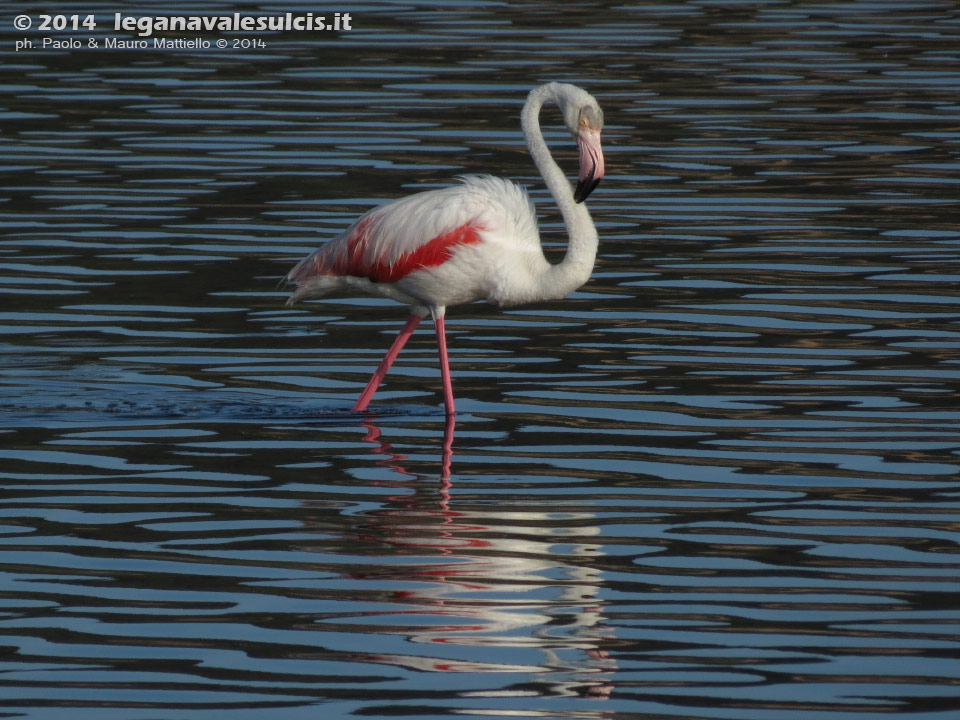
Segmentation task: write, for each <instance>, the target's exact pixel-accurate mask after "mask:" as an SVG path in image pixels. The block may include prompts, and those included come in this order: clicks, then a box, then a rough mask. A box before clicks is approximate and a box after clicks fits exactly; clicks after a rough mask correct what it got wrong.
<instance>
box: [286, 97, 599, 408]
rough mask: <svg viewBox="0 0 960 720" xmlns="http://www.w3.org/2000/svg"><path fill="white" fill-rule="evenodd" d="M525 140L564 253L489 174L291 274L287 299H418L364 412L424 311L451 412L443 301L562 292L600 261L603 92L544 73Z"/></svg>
mask: <svg viewBox="0 0 960 720" xmlns="http://www.w3.org/2000/svg"><path fill="white" fill-rule="evenodd" d="M547 101H553V102H555V103H556V104H557V105H559V106H560V109H561V111H562V112H563V117H564V123H565V124H566V126H567V128H568V129H569V130H570V132H571V133H572V134H573V135H574V137H575V138H576V139H577V143H578V145H579V147H580V174H579V184H578V185H577V191H576V194H574V193H573V192H572V191H571V189H570V184H569V183H568V182H567V179H566V177H565V176H564V174H563V171H562V170H561V169H560V168H559V167H558V166H557V164H556V163H555V162H554V160H553V158H552V157H551V156H550V151H549V150H548V149H547V145H546V143H545V142H544V140H543V135H542V133H541V132H540V124H539V120H538V118H539V114H540V108H541V107H542V106H543V104H544V103H545V102H547ZM521 121H522V126H523V131H524V135H525V136H526V139H527V146H528V147H529V149H530V154H531V156H532V157H533V160H534V162H535V163H536V165H537V168H538V169H539V170H540V173H541V174H542V175H543V178H544V181H545V182H546V184H547V187H548V188H549V189H550V192H551V193H552V195H553V197H554V199H555V200H556V202H557V205H558V206H559V208H560V212H561V214H562V215H563V220H564V224H565V225H566V228H567V232H568V234H569V236H570V242H569V246H568V248H567V253H566V256H565V257H564V259H563V260H562V261H561V262H560V263H558V264H556V265H551V264H550V263H549V262H548V261H547V259H546V258H545V257H544V255H543V250H542V248H541V246H540V233H539V230H538V228H537V218H536V213H535V211H534V208H533V205H532V203H531V202H530V199H529V198H528V197H527V193H526V191H525V190H524V189H523V188H521V187H519V186H518V185H515V184H514V183H512V182H510V181H508V180H504V179H502V178H497V177H492V176H489V175H484V176H478V177H465V178H462V179H461V183H460V184H459V185H455V186H451V187H446V188H441V189H439V190H428V191H426V192H422V193H417V194H416V195H411V196H409V197H406V198H403V199H401V200H396V201H394V202H392V203H389V204H387V205H383V206H381V207H378V208H375V209H373V210H371V211H369V212H367V213H366V214H364V215H363V216H361V217H360V218H359V219H358V220H357V221H356V222H355V223H354V224H353V225H352V226H350V227H349V228H348V229H347V230H346V231H345V232H344V233H343V234H342V235H340V236H339V237H337V238H336V239H334V240H331V241H330V242H328V243H327V244H326V245H324V246H323V247H322V248H320V249H319V250H317V251H316V252H314V253H313V254H311V255H309V256H308V257H307V258H305V259H304V260H302V261H301V262H300V263H299V264H298V265H297V266H296V267H294V268H293V270H291V271H290V273H289V274H288V275H287V280H288V281H291V282H295V283H296V284H297V290H296V292H294V293H293V295H292V296H291V297H290V299H289V300H288V301H287V302H288V304H292V303H294V302H296V301H298V300H303V299H306V298H313V297H320V296H322V295H326V294H328V293H330V292H334V291H336V290H343V289H349V288H354V289H358V290H362V291H364V292H367V293H370V294H378V295H383V296H385V297H388V298H391V299H393V300H396V301H398V302H401V303H404V304H406V305H409V306H410V313H411V314H410V317H409V319H408V320H407V323H406V325H404V327H403V329H402V330H401V331H400V334H399V335H398V336H397V339H396V340H395V341H394V343H393V346H392V347H391V348H390V350H389V351H388V352H387V355H386V357H384V359H383V362H382V363H381V364H380V367H378V368H377V371H376V372H375V373H374V375H373V377H372V378H371V379H370V382H369V383H368V385H367V387H366V389H365V390H364V391H363V393H362V394H361V395H360V398H359V399H358V400H357V403H356V405H354V410H357V411H363V410H365V409H366V408H367V405H368V404H369V402H370V399H371V398H372V397H373V394H374V392H375V391H376V389H377V387H378V386H379V384H380V382H381V381H382V380H383V377H384V376H385V375H386V373H387V370H389V368H390V365H391V364H392V363H393V360H394V359H395V358H396V356H397V354H399V352H400V350H401V349H402V348H403V345H404V344H405V343H406V341H407V339H408V338H409V337H410V335H411V334H412V333H413V330H414V328H416V326H417V324H418V323H419V322H420V320H421V319H423V318H424V317H426V316H427V315H428V314H429V315H430V316H432V317H433V319H434V323H435V325H436V332H437V344H438V346H439V349H440V367H441V374H442V377H443V389H444V404H445V406H446V411H447V413H448V414H453V413H454V400H453V386H452V383H451V380H450V369H449V362H448V359H447V348H446V337H445V326H444V314H445V311H446V308H447V306H449V305H460V304H463V303H469V302H474V301H475V300H486V301H488V302H491V303H494V304H496V305H501V306H502V305H517V304H521V303H528V302H535V301H538V300H552V299H558V298H562V297H565V296H566V295H568V294H570V293H571V292H573V291H574V290H576V289H577V288H578V287H580V286H581V285H583V284H584V283H585V282H586V281H587V280H588V279H589V278H590V273H591V272H592V270H593V264H594V261H595V259H596V253H597V231H596V228H595V227H594V225H593V221H592V220H591V219H590V214H589V212H588V211H587V209H586V207H585V206H583V205H582V204H580V203H582V201H583V200H584V199H585V198H586V197H587V195H589V194H590V192H592V191H593V189H594V188H595V187H596V185H597V183H598V182H599V181H600V178H602V177H603V173H604V162H603V153H602V150H601V147H600V130H601V128H602V125H603V113H602V111H601V110H600V106H599V105H598V104H597V101H596V100H595V99H594V98H593V97H592V96H591V95H590V94H589V93H587V92H585V91H584V90H581V89H580V88H578V87H576V86H574V85H566V84H561V83H548V84H546V85H542V86H540V87H538V88H536V89H534V90H532V91H531V92H530V95H529V96H528V97H527V102H526V104H525V105H524V108H523V113H522V116H521Z"/></svg>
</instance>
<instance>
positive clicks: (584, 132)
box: [568, 93, 604, 203]
mask: <svg viewBox="0 0 960 720" xmlns="http://www.w3.org/2000/svg"><path fill="white" fill-rule="evenodd" d="M583 94H584V95H586V98H584V102H582V103H581V104H580V105H579V108H577V116H576V122H575V124H574V125H573V126H572V127H571V128H570V130H571V132H572V133H573V135H574V137H575V138H576V139H577V147H579V148H580V175H579V177H578V178H577V180H578V182H577V189H576V190H575V191H574V193H573V199H574V200H576V201H577V202H578V203H581V202H583V201H584V200H586V199H587V196H588V195H589V194H590V193H592V192H593V191H594V190H595V189H596V187H597V185H598V184H599V183H600V180H601V178H603V172H604V165H603V148H602V147H601V146H600V131H601V130H602V129H603V110H601V109H600V105H598V104H597V101H596V100H594V99H593V96H592V95H589V94H588V93H583ZM568 122H569V121H568Z"/></svg>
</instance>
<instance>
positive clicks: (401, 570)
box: [350, 418, 617, 699]
mask: <svg viewBox="0 0 960 720" xmlns="http://www.w3.org/2000/svg"><path fill="white" fill-rule="evenodd" d="M364 427H365V428H366V431H367V433H366V436H365V438H364V439H365V440H366V441H367V442H369V443H371V444H372V445H373V446H374V452H375V453H376V455H377V456H382V457H380V459H379V460H378V462H377V464H378V465H379V466H381V467H382V468H384V469H385V471H386V474H385V476H384V477H385V479H384V480H382V481H375V483H376V484H378V485H380V486H381V487H390V488H396V490H397V492H395V493H391V494H389V495H388V496H387V497H386V498H384V499H383V500H382V502H381V504H380V506H379V507H377V508H375V509H371V510H368V511H366V512H364V513H363V515H362V518H360V520H359V522H358V523H357V525H356V527H355V532H356V533H357V535H356V537H355V540H357V541H358V543H359V544H362V545H369V544H372V545H373V546H375V547H379V548H383V547H385V546H386V547H388V548H390V550H389V551H386V555H388V556H389V557H390V558H391V560H390V561H388V562H384V563H377V564H375V565H373V566H371V570H370V572H369V573H367V572H365V571H364V567H366V566H365V565H358V567H357V568H352V569H351V571H350V575H351V577H352V578H354V579H362V580H367V581H369V582H370V583H371V586H372V587H375V588H376V591H377V593H378V596H379V595H380V594H383V595H384V597H385V599H386V602H387V603H388V604H390V605H392V607H391V608H388V609H387V610H384V611H383V612H382V613H379V614H378V613H376V612H374V613H373V614H372V615H371V614H370V613H365V614H364V617H365V619H364V623H363V625H362V628H363V631H364V632H375V633H384V634H388V635H391V636H394V637H395V638H396V639H395V640H386V641H384V645H385V646H386V647H388V648H390V651H389V652H388V651H384V652H364V653H357V658H356V659H359V660H361V661H366V662H375V663H386V664H390V665H396V666H401V667H405V668H409V669H413V670H417V671H429V672H446V673H459V672H465V673H516V674H518V675H524V676H525V677H524V680H523V681H520V682H518V683H517V684H518V685H519V684H522V685H524V687H527V688H530V687H537V688H538V690H537V691H536V692H537V694H542V695H545V696H550V695H580V696H583V697H589V698H594V699H603V698H606V697H607V696H608V695H609V694H610V692H611V691H612V688H613V680H612V673H613V672H614V671H615V670H616V668H617V666H616V662H615V660H613V659H612V658H611V656H610V654H609V652H608V650H607V647H608V646H609V645H610V644H611V642H612V634H613V633H612V630H611V629H609V628H605V627H604V622H605V602H604V601H603V600H602V597H601V596H602V591H603V588H604V577H603V573H602V571H601V570H600V568H598V567H597V563H596V562H594V560H595V559H598V558H600V557H602V548H603V545H602V544H601V543H599V542H597V539H596V538H598V536H599V535H600V528H599V527H598V526H596V525H595V524H593V523H591V519H592V518H595V517H596V516H595V515H594V514H593V513H591V512H589V510H585V509H584V508H583V505H582V503H578V504H577V506H576V508H569V507H565V506H564V505H563V504H558V505H557V506H556V507H552V508H551V509H550V510H541V509H532V507H531V506H538V505H539V501H527V500H524V499H522V498H518V499H510V500H507V501H504V499H503V498H500V497H498V498H497V499H496V500H495V501H494V500H491V499H490V496H486V498H485V497H484V496H483V495H482V494H481V495H480V496H478V495H476V494H475V493H471V494H470V495H469V496H464V497H469V499H464V500H458V498H457V494H456V492H455V487H454V486H453V485H452V484H451V481H450V479H449V473H448V472H447V474H446V475H445V476H444V477H443V478H442V480H441V482H440V484H439V485H438V484H437V480H436V476H427V475H419V474H416V473H413V472H410V471H408V470H407V468H406V463H405V461H406V459H407V458H406V457H405V456H404V455H403V454H401V453H400V452H398V450H397V449H396V448H395V447H394V446H393V444H392V443H390V442H388V441H387V440H385V439H384V435H383V433H382V432H381V429H380V427H379V426H378V425H377V424H376V422H375V421H373V420H372V419H369V418H368V419H367V421H366V422H365V423H364ZM452 427H453V423H452V418H449V419H448V423H447V430H448V431H450V430H452ZM379 552H383V551H379ZM397 586H399V588H398V587H397ZM391 588H393V589H391ZM424 616H431V617H432V621H431V622H429V623H428V624H426V625H423V624H417V623H418V620H417V619H418V618H422V617H424ZM407 618H411V619H410V620H407ZM420 646H427V647H424V648H423V649H422V650H421V649H419V648H420ZM479 648H494V649H496V648H502V652H499V653H494V655H495V656H499V657H511V658H515V660H514V661H510V662H507V661H498V660H491V659H489V658H490V657H491V655H490V654H488V653H479V652H478V649H479ZM478 655H479V656H485V657H486V658H487V659H480V657H478ZM521 660H522V661H521ZM527 692H529V691H527ZM479 696H480V695H478V697H479Z"/></svg>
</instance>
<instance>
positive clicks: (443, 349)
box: [433, 315, 457, 415]
mask: <svg viewBox="0 0 960 720" xmlns="http://www.w3.org/2000/svg"><path fill="white" fill-rule="evenodd" d="M433 324H434V327H436V329H437V348H438V349H439V350H440V377H441V378H442V379H443V404H444V406H445V407H446V409H447V415H454V414H456V412H457V411H456V410H455V409H454V407H453V381H452V380H451V379H450V361H449V359H448V357H447V328H446V323H445V322H444V319H443V315H439V316H437V317H436V318H434V320H433Z"/></svg>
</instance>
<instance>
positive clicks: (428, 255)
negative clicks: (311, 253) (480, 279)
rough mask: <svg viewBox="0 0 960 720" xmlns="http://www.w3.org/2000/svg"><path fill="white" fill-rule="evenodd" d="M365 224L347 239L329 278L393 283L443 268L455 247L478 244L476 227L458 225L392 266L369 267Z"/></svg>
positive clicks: (383, 263) (367, 235)
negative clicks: (347, 277) (365, 279)
mask: <svg viewBox="0 0 960 720" xmlns="http://www.w3.org/2000/svg"><path fill="white" fill-rule="evenodd" d="M367 225H368V223H366V222H360V223H359V224H358V225H357V226H356V228H354V230H353V232H352V233H350V237H349V238H347V251H346V253H344V255H342V256H341V257H340V258H338V260H337V262H334V263H333V265H332V267H330V268H329V270H328V273H329V274H331V275H354V276H356V277H367V278H370V279H371V280H373V282H383V283H389V282H396V281H397V280H399V279H400V278H402V277H406V276H407V275H409V274H410V273H412V272H414V271H416V270H422V269H423V268H429V267H437V266H438V265H443V263H445V262H446V261H447V260H449V259H450V257H451V256H452V255H453V248H455V247H457V246H458V245H473V244H474V243H478V242H480V235H479V234H478V233H477V231H478V230H480V229H482V228H478V227H477V226H475V225H461V226H460V227H457V228H454V229H453V230H451V231H450V232H446V233H444V234H443V235H437V237H435V238H433V239H432V240H429V241H428V242H426V243H424V244H423V245H421V246H420V247H418V248H417V249H416V250H414V251H413V252H409V253H406V254H404V255H401V256H400V257H399V258H397V260H396V261H395V262H394V263H392V264H391V263H385V262H380V263H377V264H376V265H373V266H370V265H368V264H366V263H364V262H363V256H364V254H365V253H366V249H367V244H368V243H369V242H370V236H369V234H368V233H367Z"/></svg>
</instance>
